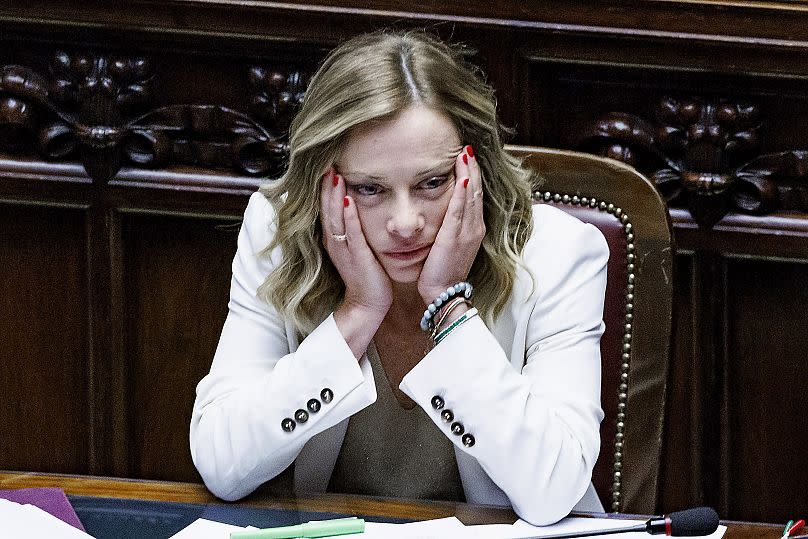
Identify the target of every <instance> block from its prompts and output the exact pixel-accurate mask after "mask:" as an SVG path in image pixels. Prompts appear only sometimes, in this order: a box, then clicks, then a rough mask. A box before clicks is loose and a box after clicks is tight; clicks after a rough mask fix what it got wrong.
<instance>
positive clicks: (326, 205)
mask: <svg viewBox="0 0 808 539" xmlns="http://www.w3.org/2000/svg"><path fill="white" fill-rule="evenodd" d="M333 174H334V172H333V170H331V169H329V170H328V171H327V172H326V173H325V174H323V178H322V181H321V182H320V227H321V228H322V230H323V243H326V241H327V239H328V234H329V231H328V227H329V218H330V217H329V216H330V215H331V202H330V201H331V197H332V195H333V193H332V191H333V190H334V187H333V185H332V184H333V180H332V175H333Z"/></svg>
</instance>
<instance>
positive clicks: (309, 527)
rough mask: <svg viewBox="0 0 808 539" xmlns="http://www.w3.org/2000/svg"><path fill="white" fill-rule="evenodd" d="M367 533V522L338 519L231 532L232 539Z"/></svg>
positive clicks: (290, 538)
mask: <svg viewBox="0 0 808 539" xmlns="http://www.w3.org/2000/svg"><path fill="white" fill-rule="evenodd" d="M364 531H365V521H364V520H363V519H361V518H356V517H349V518H337V519H334V520H312V521H311V522H306V523H305V524H298V525H297V526H282V527H280V528H266V529H263V530H248V531H243V532H231V533H230V539H292V538H295V537H332V536H335V535H349V534H352V533H362V532H364Z"/></svg>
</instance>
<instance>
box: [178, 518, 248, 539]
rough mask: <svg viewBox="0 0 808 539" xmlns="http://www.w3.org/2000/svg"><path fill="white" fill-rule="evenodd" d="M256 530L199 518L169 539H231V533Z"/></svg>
mask: <svg viewBox="0 0 808 539" xmlns="http://www.w3.org/2000/svg"><path fill="white" fill-rule="evenodd" d="M255 529H257V528H254V527H253V526H247V527H246V528H244V527H241V526H234V525H233V524H224V523H222V522H215V521H213V520H207V519H205V518H198V519H196V520H195V521H193V522H192V523H191V524H189V525H188V526H187V527H185V528H183V529H181V530H180V531H178V532H177V533H175V534H174V535H172V536H171V537H169V539H230V532H243V531H247V530H255Z"/></svg>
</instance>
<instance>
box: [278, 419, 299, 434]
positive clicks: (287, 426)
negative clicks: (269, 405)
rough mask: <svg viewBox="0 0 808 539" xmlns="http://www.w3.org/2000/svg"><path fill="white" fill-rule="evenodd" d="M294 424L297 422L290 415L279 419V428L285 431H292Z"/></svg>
mask: <svg viewBox="0 0 808 539" xmlns="http://www.w3.org/2000/svg"><path fill="white" fill-rule="evenodd" d="M296 426H297V424H296V423H295V421H294V419H292V418H291V417H287V418H286V419H284V420H283V421H281V428H282V429H283V430H285V431H286V432H292V431H293V430H295V427H296Z"/></svg>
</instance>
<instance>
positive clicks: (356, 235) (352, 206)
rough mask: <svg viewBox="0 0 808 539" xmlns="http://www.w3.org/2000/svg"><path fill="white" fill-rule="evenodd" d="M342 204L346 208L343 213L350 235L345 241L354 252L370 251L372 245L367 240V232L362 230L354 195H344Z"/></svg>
mask: <svg viewBox="0 0 808 539" xmlns="http://www.w3.org/2000/svg"><path fill="white" fill-rule="evenodd" d="M342 206H343V208H344V209H343V212H342V213H343V215H344V219H345V235H346V236H348V239H347V240H346V241H345V242H344V243H345V244H346V245H347V246H348V249H349V250H350V251H351V252H352V253H354V254H359V253H363V252H370V247H369V246H368V244H367V241H366V240H365V234H364V233H363V232H362V223H361V222H360V221H359V213H358V212H357V211H356V203H355V202H354V200H353V197H349V196H346V197H343V200H342Z"/></svg>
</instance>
